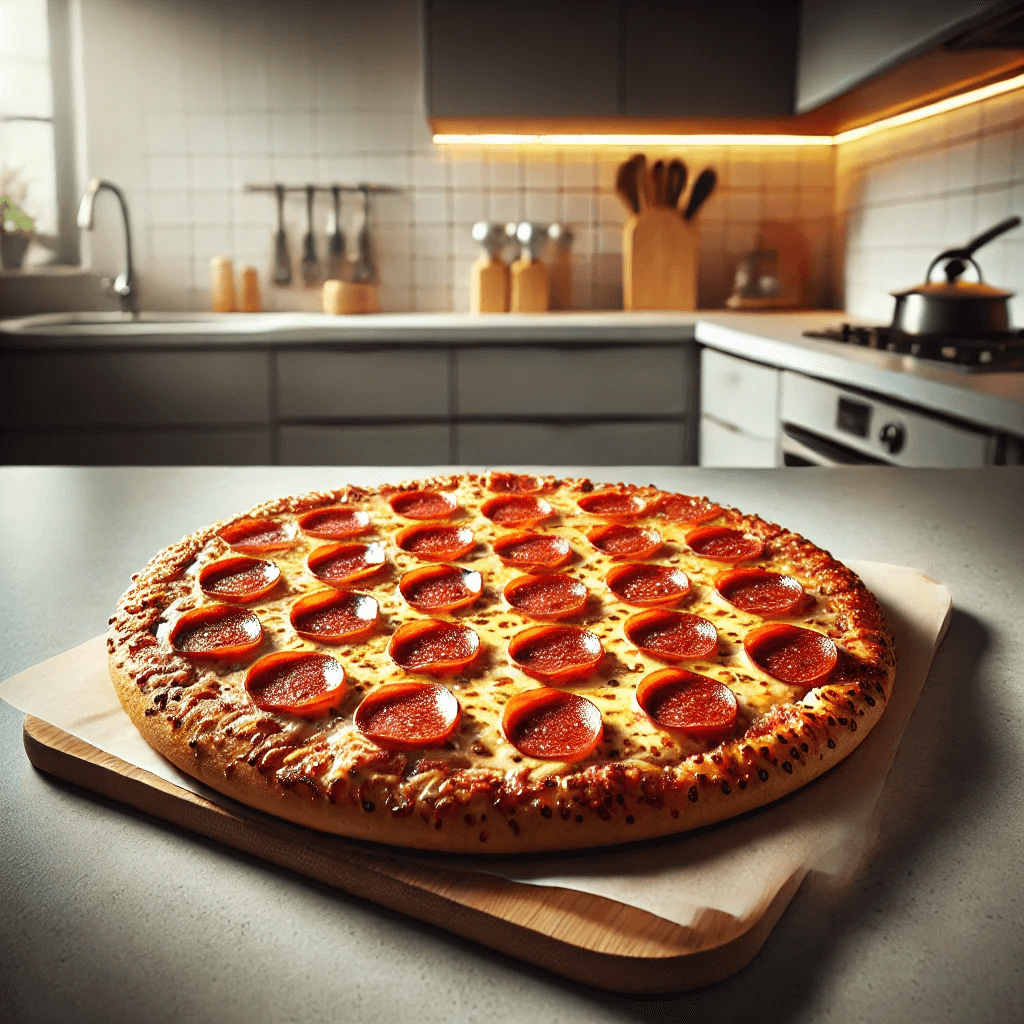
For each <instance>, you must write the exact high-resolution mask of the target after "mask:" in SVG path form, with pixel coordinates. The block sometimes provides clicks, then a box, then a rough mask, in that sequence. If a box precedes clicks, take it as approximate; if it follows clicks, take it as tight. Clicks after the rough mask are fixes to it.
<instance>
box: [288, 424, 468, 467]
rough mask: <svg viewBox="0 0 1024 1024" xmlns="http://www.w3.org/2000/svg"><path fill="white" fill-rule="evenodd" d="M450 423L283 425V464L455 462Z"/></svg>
mask: <svg viewBox="0 0 1024 1024" xmlns="http://www.w3.org/2000/svg"><path fill="white" fill-rule="evenodd" d="M450 435H451V431H450V428H449V427H448V425H447V424H446V423H441V424H437V423H429V424H422V425H416V424H401V425H389V424H381V425H379V426H377V425H363V424H360V425H358V426H329V425H324V426H319V425H308V426H282V427H280V428H279V429H278V440H277V445H278V448H277V460H278V462H279V463H280V464H281V465H282V466H438V465H444V464H446V463H449V462H451V461H452V456H451V441H450Z"/></svg>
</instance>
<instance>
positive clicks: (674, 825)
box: [108, 477, 895, 853]
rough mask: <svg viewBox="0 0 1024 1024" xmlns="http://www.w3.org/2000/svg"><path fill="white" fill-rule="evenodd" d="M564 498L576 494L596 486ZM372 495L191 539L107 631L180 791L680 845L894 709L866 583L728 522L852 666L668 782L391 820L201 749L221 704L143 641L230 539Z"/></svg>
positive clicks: (481, 836) (603, 783) (524, 791)
mask: <svg viewBox="0 0 1024 1024" xmlns="http://www.w3.org/2000/svg"><path fill="white" fill-rule="evenodd" d="M455 479H457V478H455V477H452V478H438V479H434V480H430V481H415V482H410V483H409V484H405V485H399V487H398V488H392V489H389V490H388V491H386V492H385V489H384V488H381V489H378V493H380V492H385V493H390V490H397V489H401V488H403V487H405V488H408V487H416V486H418V487H435V488H436V487H442V488H443V487H445V486H448V485H450V484H451V482H452V481H453V480H455ZM562 483H564V484H567V485H570V486H575V487H578V488H579V489H582V490H586V489H590V488H592V487H596V486H599V485H591V484H589V482H587V481H562ZM600 486H604V485H600ZM635 490H637V491H638V492H641V493H643V492H645V491H650V492H653V491H654V490H656V489H654V488H648V489H644V488H635ZM368 493H370V492H369V491H368V490H364V489H361V488H345V489H342V490H339V491H332V492H317V493H314V494H309V495H304V496H301V497H297V498H281V499H276V500H274V501H270V502H265V503H263V504H261V505H259V506H256V507H255V508H254V509H251V510H249V511H247V512H245V513H241V514H239V515H237V516H234V517H232V518H231V519H229V520H225V521H223V522H220V523H216V524H213V525H212V526H209V527H207V528H205V529H202V530H199V531H196V532H195V533H193V534H191V535H190V536H189V537H186V538H184V539H183V540H182V541H180V542H178V543H177V544H175V545H171V546H170V547H169V548H167V549H165V550H164V551H163V552H161V553H160V554H158V555H157V556H156V557H155V558H154V559H153V560H152V561H151V562H150V563H149V564H148V565H147V566H146V567H145V568H144V569H143V570H142V572H141V573H140V574H139V575H138V577H137V578H136V579H135V581H134V583H133V585H132V587H131V588H129V590H128V591H127V592H126V593H125V595H124V596H123V597H122V598H121V600H120V601H119V603H118V607H117V611H116V613H115V615H114V617H113V618H112V623H111V631H110V635H109V637H108V650H109V663H110V674H111V678H112V680H113V682H114V685H115V688H116V690H117V693H118V697H119V699H120V701H121V703H122V706H123V707H124V709H125V711H126V712H127V713H128V715H129V717H130V718H131V720H132V721H133V722H134V724H135V725H136V727H137V728H138V729H139V730H140V732H141V733H142V734H143V736H144V737H145V738H146V740H147V741H148V742H149V743H150V745H151V746H153V747H154V749H156V750H157V751H158V752H159V753H161V754H162V755H163V756H165V757H166V758H167V759H168V760H170V761H171V762H172V763H174V764H175V765H176V766H177V767H179V768H180V769H181V770H182V771H184V772H185V773H187V774H188V775H191V776H193V777H195V778H198V779H199V780H201V781H202V782H204V783H206V784H207V785H209V786H210V787H211V788H213V789H215V790H217V791H218V792H221V793H224V794H226V795H228V796H230V797H233V798H235V799H237V800H239V801H241V802H242V803H245V804H248V805H250V806H253V807H256V808H258V809H259V810H262V811H266V812H268V813H270V814H273V815H275V816H277V817H280V818H284V819H286V820H289V821H292V822H295V823H297V824H301V825H306V826H309V827H312V828H314V829H318V830H321V831H328V832H335V833H338V834H341V835H345V836H350V837H353V838H358V839H367V840H373V841H377V842H385V843H389V844H395V845H398V846H407V847H414V848H421V849H434V850H444V851H448V852H453V853H481V852H485V853H510V852H533V851H551V850H557V849H572V848H584V847H593V846H601V845H610V844H615V843H621V842H629V841H634V840H639V839H646V838H651V837H655V836H662V835H668V834H673V833H677V832H684V831H688V830H690V829H694V828H699V827H702V826H705V825H708V824H712V823H714V822H717V821H721V820H723V819H726V818H731V817H734V816H736V815H738V814H742V813H744V812H746V811H749V810H753V809H755V808H758V807H761V806H764V805H766V804H769V803H772V802H773V801H775V800H777V799H779V798H781V797H783V796H785V795H787V794H788V793H791V792H793V791H795V790H796V789H798V788H800V787H801V786H803V785H805V784H806V783H808V782H809V781H811V780H812V779H814V778H816V777H817V776H819V775H821V774H822V773H824V772H825V771H828V770H829V769H830V768H831V767H833V766H834V765H835V764H837V763H839V762H840V761H841V760H842V759H843V758H844V757H846V756H847V755H848V754H849V753H850V752H851V751H852V750H853V749H854V748H855V747H856V746H857V745H858V744H859V743H860V742H861V740H862V739H863V738H864V737H865V736H866V735H867V733H868V732H869V731H870V729H871V728H872V727H873V726H874V724H875V723H876V722H877V721H878V719H879V717H880V716H881V713H882V711H883V709H884V707H885V705H886V703H887V701H888V698H889V696H890V694H891V688H892V685H893V680H894V676H895V648H894V643H893V640H892V636H891V634H890V633H889V631H888V628H887V627H886V625H885V623H884V620H883V619H882V616H881V612H880V610H879V608H878V605H877V603H876V602H875V600H874V598H873V597H872V596H871V595H870V594H869V593H868V592H867V590H866V588H865V587H864V585H863V584H862V583H861V581H860V580H859V579H858V578H857V577H856V576H855V575H854V574H853V573H852V572H851V571H850V570H848V569H846V568H845V567H843V566H841V565H840V564H839V563H837V562H835V560H834V559H832V558H831V556H830V555H829V554H828V553H827V552H824V551H822V550H820V549H818V548H816V547H815V546H814V545H812V544H810V543H809V542H808V541H806V540H804V539H803V538H801V537H799V536H797V535H795V534H793V533H791V532H789V531H786V530H783V529H781V528H780V527H778V526H775V525H774V524H769V523H765V522H764V521H762V520H760V519H758V518H757V517H756V516H744V515H741V514H740V513H738V512H735V511H733V510H728V509H727V510H726V511H725V513H724V515H725V516H726V519H727V520H728V521H730V522H732V523H735V524H737V525H741V526H742V527H743V528H744V529H747V530H749V531H751V532H754V533H756V534H757V535H759V536H761V537H762V538H764V539H765V540H766V541H768V542H770V543H771V544H773V545H774V546H775V547H776V549H777V550H780V551H782V550H786V551H787V553H788V554H789V555H790V556H791V557H794V558H796V559H797V560H799V561H800V562H801V564H803V565H805V566H807V567H808V568H809V569H810V570H813V571H814V573H815V574H816V576H817V577H818V578H820V579H821V580H822V581H823V587H824V588H826V589H827V590H828V591H829V592H830V596H831V600H832V602H833V605H834V607H836V608H837V610H838V611H839V615H838V616H837V621H836V634H837V635H836V636H835V639H836V640H837V642H839V643H840V644H842V645H843V646H844V648H845V649H846V650H847V651H849V652H851V654H853V655H855V656H856V657H848V656H846V655H844V657H843V659H842V661H841V664H840V666H839V668H838V669H837V672H836V673H835V674H834V675H833V677H832V679H831V680H830V682H829V683H828V684H826V685H824V686H822V687H820V688H817V689H814V690H811V691H809V692H808V693H807V695H806V696H805V697H804V699H803V701H801V702H799V703H795V704H784V705H781V706H780V707H778V708H776V709H775V710H774V711H772V712H770V713H769V714H768V715H766V716H763V717H762V718H760V719H758V720H756V721H755V722H753V723H752V724H751V726H750V728H748V729H747V730H746V732H745V733H744V735H743V736H741V737H739V738H738V739H735V740H732V741H728V742H727V743H724V744H722V745H720V746H719V747H718V748H715V749H714V750H710V751H708V752H707V753H706V754H705V755H702V756H698V757H694V758H689V759H687V760H686V761H685V762H683V763H682V764H681V765H679V766H678V767H677V768H676V769H674V770H672V771H669V772H666V771H664V770H662V769H652V770H647V769H645V768H643V767H642V766H638V765H636V764H633V763H624V764H610V765H605V766H603V767H602V768H601V770H599V771H597V770H584V771H582V772H574V771H573V769H572V767H571V766H566V771H565V773H563V775H562V777H561V778H560V779H559V784H558V785H556V786H554V787H551V786H550V785H544V786H533V787H532V788H531V787H530V786H526V787H523V788H521V789H520V790H519V791H515V789H514V788H511V789H510V788H509V787H508V786H506V787H503V788H501V789H500V790H499V791H497V792H495V791H494V788H493V787H491V788H490V789H488V788H486V787H484V788H475V789H474V788H473V787H472V786H461V787H460V785H459V784H458V780H456V779H454V778H452V779H447V780H445V779H441V780H440V782H438V780H436V779H429V780H427V783H428V784H426V785H425V788H426V789H427V790H430V789H431V786H433V787H434V789H436V790H437V792H433V791H431V792H430V795H429V798H425V799H423V800H417V801H415V803H414V805H413V806H411V807H410V806H409V805H408V801H403V802H402V803H401V804H400V806H397V807H396V806H395V805H394V800H393V796H394V794H392V793H390V792H388V786H387V782H386V779H383V780H382V779H376V780H375V779H374V778H373V777H372V775H368V776H367V777H365V778H359V779H356V780H354V781H353V782H352V784H347V780H345V781H346V784H344V785H339V784H338V782H339V780H336V781H335V782H334V784H333V785H331V786H330V787H325V786H324V785H322V784H321V783H320V781H318V779H317V777H316V775H315V774H312V773H309V772H296V771H295V770H292V769H291V767H290V766H288V765H281V764H278V763H276V762H275V760H274V757H273V756H272V753H273V744H272V743H271V744H269V745H268V744H266V743H265V742H264V740H265V739H266V737H264V736H262V735H261V733H260V730H259V728H258V722H257V728H256V730H255V732H254V733H253V734H252V735H251V736H246V737H233V736H231V735H230V734H229V735H228V736H220V737H218V742H217V743H208V742H206V741H205V740H204V738H203V734H204V732H205V729H204V727H203V721H202V719H203V715H202V712H203V707H202V705H203V703H204V701H214V702H216V700H217V696H216V694H214V693H204V692H202V690H201V689H200V692H198V693H197V692H195V691H196V687H195V686H194V685H192V680H193V679H194V676H195V673H194V672H193V670H192V667H191V666H190V665H189V664H188V663H187V662H185V661H184V660H183V659H180V658H178V657H176V656H174V655H173V654H172V655H168V654H167V653H166V652H165V651H164V652H161V651H160V650H159V645H157V644H156V642H155V639H154V638H153V636H152V633H151V632H150V629H151V627H152V626H153V625H154V624H155V623H156V622H157V621H158V620H159V618H160V615H161V614H162V611H163V610H164V608H166V606H167V603H168V600H169V599H173V592H174V581H175V579H176V578H180V575H181V573H182V572H183V571H184V569H185V568H186V567H187V566H188V565H189V564H190V563H191V562H192V561H193V560H194V559H195V557H196V554H197V553H198V552H199V551H200V550H201V549H202V548H203V546H204V545H206V544H207V543H209V542H210V540H211V539H212V538H214V537H215V536H216V533H217V531H218V530H220V529H223V527H224V526H225V525H227V524H228V523H231V522H237V521H239V520H242V519H246V518H251V517H254V516H260V515H273V514H276V513H280V512H284V511H297V510H304V509H308V508H314V507H318V506H321V505H325V504H332V503H336V502H339V501H345V500H352V499H356V500H358V498H360V497H361V496H365V495H366V494H368ZM271 727H272V725H271V723H270V722H269V720H268V723H267V728H268V729H269V728H271ZM253 737H255V741H254V739H253ZM268 755H270V756H269V757H268ZM446 784H447V785H446Z"/></svg>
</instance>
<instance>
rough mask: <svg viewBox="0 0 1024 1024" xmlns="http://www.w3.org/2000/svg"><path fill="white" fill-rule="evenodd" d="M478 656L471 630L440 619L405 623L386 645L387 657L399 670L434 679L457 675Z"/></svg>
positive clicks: (478, 638) (474, 634)
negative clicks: (424, 673) (423, 673)
mask: <svg viewBox="0 0 1024 1024" xmlns="http://www.w3.org/2000/svg"><path fill="white" fill-rule="evenodd" d="M479 652H480V637H479V636H477V634H476V633H474V632H473V630H471V629H469V628H468V627H467V626H460V625H458V624H457V623H454V622H442V621H441V620H440V619H421V620H419V621H417V622H407V623H406V624H405V625H404V626H399V628H398V629H397V630H396V631H395V635H394V636H393V637H392V638H391V642H390V643H389V644H388V654H390V655H391V660H392V661H393V662H394V663H395V664H396V665H398V667H399V668H404V669H405V670H406V672H426V673H428V674H429V675H434V676H443V675H451V674H452V673H455V672H461V671H462V670H463V669H464V668H468V667H469V666H470V665H471V664H472V663H473V662H474V661H475V660H476V657H477V655H478V654H479Z"/></svg>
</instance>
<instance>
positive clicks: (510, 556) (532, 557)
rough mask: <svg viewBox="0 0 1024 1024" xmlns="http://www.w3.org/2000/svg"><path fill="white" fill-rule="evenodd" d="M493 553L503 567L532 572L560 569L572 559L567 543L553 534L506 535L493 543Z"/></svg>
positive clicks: (519, 533)
mask: <svg viewBox="0 0 1024 1024" xmlns="http://www.w3.org/2000/svg"><path fill="white" fill-rule="evenodd" d="M494 553H495V554H496V555H497V556H498V557H499V558H500V559H501V560H502V562H504V564H505V565H510V566H512V567H513V568H516V569H527V570H530V571H532V572H543V571H544V570H546V569H561V568H562V566H563V565H566V564H567V563H568V562H569V561H570V560H571V559H572V548H571V547H569V542H568V541H567V540H566V539H565V538H564V537H559V536H558V535H557V534H554V533H529V532H527V531H520V532H518V533H507V534H505V536H504V537H499V538H498V539H497V540H496V541H495V542H494Z"/></svg>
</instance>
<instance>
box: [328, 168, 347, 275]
mask: <svg viewBox="0 0 1024 1024" xmlns="http://www.w3.org/2000/svg"><path fill="white" fill-rule="evenodd" d="M331 201H332V206H331V215H330V218H329V219H328V221H327V277H328V278H329V279H330V280H332V281H344V280H345V269H346V268H345V235H344V233H343V232H342V230H341V188H340V187H339V186H337V185H332V186H331Z"/></svg>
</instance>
